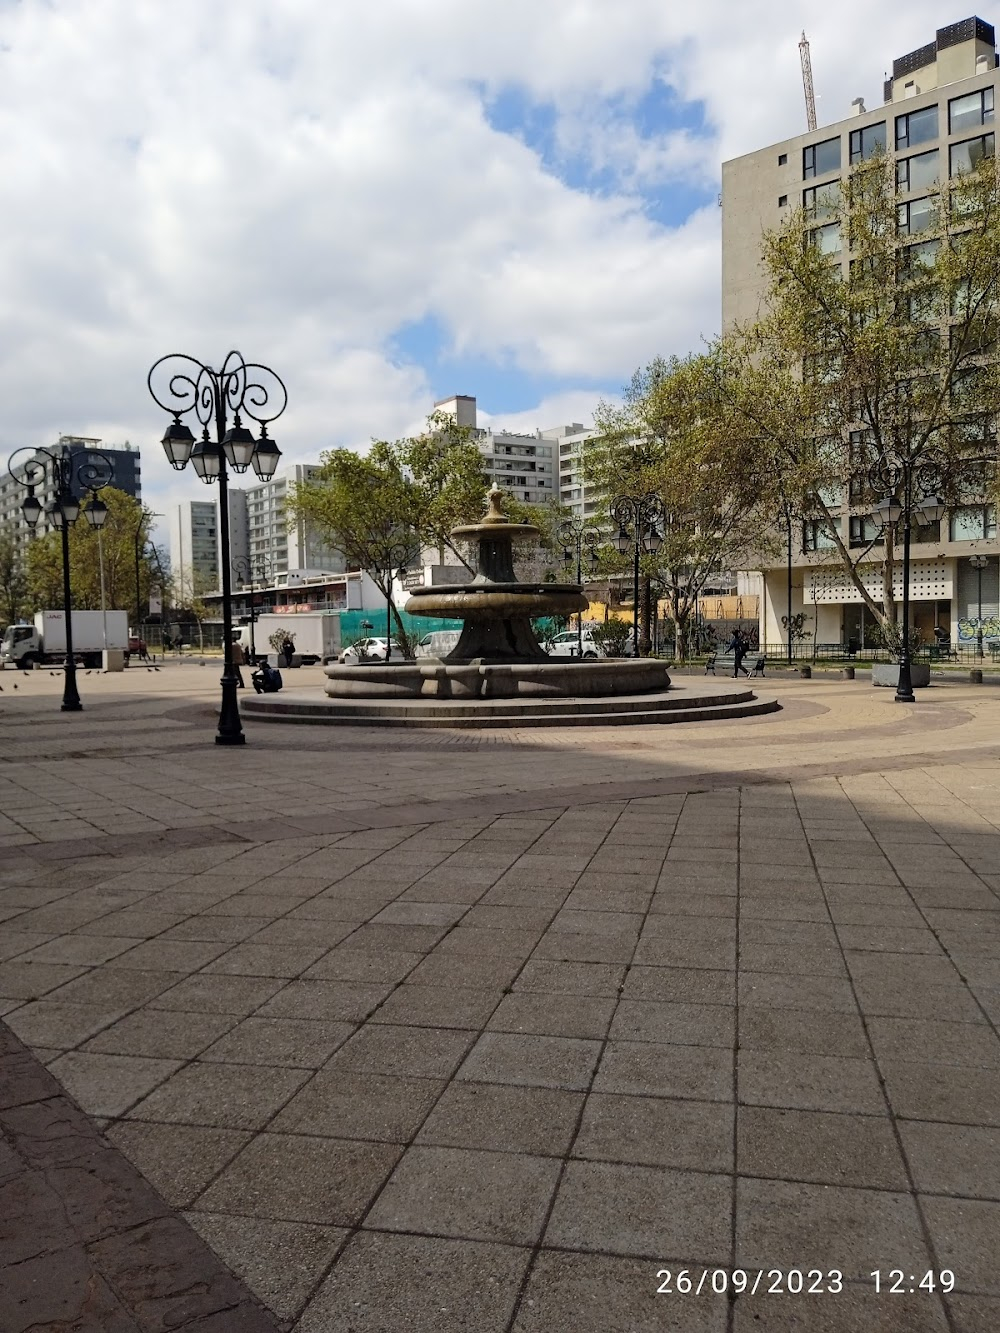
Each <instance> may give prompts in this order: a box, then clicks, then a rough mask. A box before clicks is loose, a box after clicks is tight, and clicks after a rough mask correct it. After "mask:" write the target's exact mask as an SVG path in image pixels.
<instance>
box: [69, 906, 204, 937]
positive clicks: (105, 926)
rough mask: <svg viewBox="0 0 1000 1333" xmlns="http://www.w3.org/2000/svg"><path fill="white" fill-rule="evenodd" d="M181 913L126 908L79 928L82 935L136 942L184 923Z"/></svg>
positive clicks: (102, 916)
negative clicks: (108, 936) (111, 936)
mask: <svg viewBox="0 0 1000 1333" xmlns="http://www.w3.org/2000/svg"><path fill="white" fill-rule="evenodd" d="M183 919H184V918H183V916H182V915H181V913H179V912H149V911H146V910H145V909H144V908H142V907H126V908H124V909H123V910H122V911H120V912H111V913H109V914H107V915H100V914H99V915H98V918H97V919H96V920H93V919H92V920H90V921H85V922H84V923H83V924H81V925H80V926H78V927H77V929H78V931H79V933H80V934H81V935H128V936H130V937H131V938H132V939H134V940H148V939H151V938H152V936H154V935H159V934H160V932H161V931H163V930H169V929H170V927H171V926H176V925H177V923H178V922H179V921H183Z"/></svg>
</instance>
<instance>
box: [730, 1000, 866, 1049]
mask: <svg viewBox="0 0 1000 1333" xmlns="http://www.w3.org/2000/svg"><path fill="white" fill-rule="evenodd" d="M739 1029H740V1046H741V1047H743V1048H744V1049H746V1050H752V1051H803V1052H810V1053H812V1054H814V1055H844V1056H849V1057H853V1058H854V1059H858V1060H864V1059H867V1057H868V1053H869V1052H868V1041H867V1038H866V1037H865V1030H864V1028H863V1027H862V1025H861V1020H860V1018H858V1017H857V1015H856V1014H840V1013H821V1012H817V1011H816V1010H808V1009H765V1008H763V1007H761V1006H759V1005H743V1007H742V1008H741V1009H740V1017H739Z"/></svg>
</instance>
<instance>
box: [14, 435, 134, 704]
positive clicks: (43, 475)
mask: <svg viewBox="0 0 1000 1333" xmlns="http://www.w3.org/2000/svg"><path fill="white" fill-rule="evenodd" d="M22 454H28V455H29V457H28V458H27V459H26V460H25V462H23V463H21V464H20V465H18V464H17V463H16V460H17V459H18V458H19V457H20V456H21V455H22ZM39 455H42V457H39ZM7 470H8V472H9V473H10V475H11V476H12V477H13V478H14V480H15V481H16V482H17V483H18V484H19V485H20V486H23V487H24V488H25V489H26V490H27V492H28V494H27V496H26V497H25V499H24V501H23V503H22V505H21V514H22V517H23V518H24V521H25V523H26V524H27V525H28V527H29V529H30V530H31V531H32V532H34V531H35V528H36V527H37V526H38V520H39V519H40V518H41V517H42V514H43V513H44V514H45V517H46V519H47V521H48V522H49V524H50V525H51V526H52V527H53V528H55V529H57V530H58V532H59V534H60V536H61V538H62V574H63V614H64V615H65V617H66V657H65V663H64V674H63V697H62V705H61V708H62V711H63V712H64V713H78V712H80V710H81V709H82V708H83V704H82V703H81V702H80V692H79V690H78V689H77V686H76V661H75V659H74V657H73V594H72V590H71V588H70V578H69V530H70V528H71V527H72V526H73V524H74V523H75V522H76V521H77V519H78V518H79V517H80V498H79V494H78V492H79V491H82V490H86V491H88V492H89V495H90V501H89V503H88V505H87V508H86V509H85V510H84V511H83V513H84V517H85V518H86V520H87V522H88V523H89V524H90V526H91V527H92V528H94V529H95V530H96V531H97V532H100V530H101V528H102V527H103V526H104V523H105V521H106V519H107V517H108V507H107V505H106V504H105V503H104V501H103V500H101V499H100V498H99V497H98V491H102V490H103V489H104V487H105V486H107V485H108V484H109V482H110V481H111V478H112V477H113V476H114V467H113V465H112V463H111V460H110V459H109V458H108V457H106V455H104V454H102V453H98V452H96V451H94V450H88V451H87V456H86V458H85V459H84V460H83V461H82V462H80V463H78V464H77V465H76V466H74V463H73V454H72V452H71V450H70V449H69V447H68V446H67V445H63V446H62V447H61V448H59V449H33V448H32V447H31V446H30V445H29V446H28V447H27V448H25V449H18V450H17V452H16V453H14V454H12V455H11V458H10V460H9V461H8V464H7ZM50 471H51V476H52V484H51V494H52V498H51V499H50V500H49V501H48V503H47V504H46V505H44V506H43V505H42V502H41V500H39V498H38V496H37V495H36V494H35V489H36V487H42V488H43V489H45V488H46V484H47V481H48V477H49V473H50ZM74 482H75V483H76V488H74Z"/></svg>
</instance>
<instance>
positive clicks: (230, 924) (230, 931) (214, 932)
mask: <svg viewBox="0 0 1000 1333" xmlns="http://www.w3.org/2000/svg"><path fill="white" fill-rule="evenodd" d="M263 924H264V923H263V922H262V921H261V920H259V918H257V917H240V916H189V917H188V919H187V920H186V921H179V922H178V923H177V925H176V926H171V927H170V929H169V930H165V931H164V932H163V934H162V935H159V936H157V938H158V939H160V940H217V941H219V942H220V943H226V942H231V943H234V944H235V943H237V942H238V941H239V940H244V939H246V937H247V936H248V935H253V934H255V933H256V932H257V931H258V930H260V928H261V926H262V925H263Z"/></svg>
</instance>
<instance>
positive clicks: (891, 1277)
mask: <svg viewBox="0 0 1000 1333" xmlns="http://www.w3.org/2000/svg"><path fill="white" fill-rule="evenodd" d="M868 1276H869V1277H870V1278H871V1279H872V1281H873V1282H874V1283H875V1290H876V1291H877V1292H885V1293H887V1294H888V1295H890V1296H902V1295H904V1294H909V1293H910V1292H913V1293H917V1292H921V1291H927V1292H931V1291H942V1292H944V1293H945V1294H947V1293H948V1292H949V1291H953V1290H954V1288H955V1274H954V1273H953V1272H952V1271H951V1269H950V1268H942V1269H941V1271H940V1272H939V1273H935V1272H934V1270H933V1269H928V1270H927V1271H926V1272H924V1273H907V1272H906V1271H905V1269H902V1268H888V1269H882V1268H876V1269H873V1271H872V1272H871V1273H869V1274H868Z"/></svg>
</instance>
